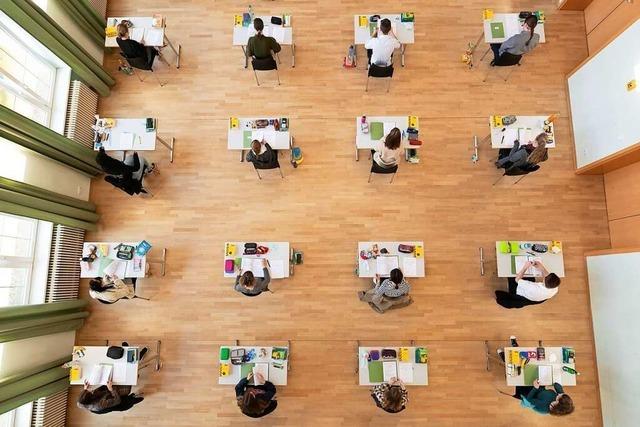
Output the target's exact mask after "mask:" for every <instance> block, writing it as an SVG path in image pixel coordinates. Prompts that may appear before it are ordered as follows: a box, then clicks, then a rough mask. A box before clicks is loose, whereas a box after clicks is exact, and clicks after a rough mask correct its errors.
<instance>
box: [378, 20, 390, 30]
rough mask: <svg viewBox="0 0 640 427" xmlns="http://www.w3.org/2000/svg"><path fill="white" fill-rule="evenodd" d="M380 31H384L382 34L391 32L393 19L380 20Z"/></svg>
mask: <svg viewBox="0 0 640 427" xmlns="http://www.w3.org/2000/svg"><path fill="white" fill-rule="evenodd" d="M380 31H382V34H389V31H391V21H389V20H388V19H387V18H384V19H383V20H382V21H380Z"/></svg>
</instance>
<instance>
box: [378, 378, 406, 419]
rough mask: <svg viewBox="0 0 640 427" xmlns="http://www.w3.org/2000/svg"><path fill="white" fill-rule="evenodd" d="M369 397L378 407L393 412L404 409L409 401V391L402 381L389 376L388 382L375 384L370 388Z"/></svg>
mask: <svg viewBox="0 0 640 427" xmlns="http://www.w3.org/2000/svg"><path fill="white" fill-rule="evenodd" d="M371 397H372V398H373V401H374V402H376V405H377V406H378V408H382V409H384V410H385V411H387V412H390V413H392V414H395V413H397V412H400V411H402V410H404V409H405V407H406V405H407V402H408V401H409V393H408V392H407V389H406V387H405V386H404V383H403V382H402V381H401V380H400V379H398V378H395V377H394V378H391V380H390V381H389V382H388V383H382V384H380V385H376V386H374V387H373V388H372V389H371Z"/></svg>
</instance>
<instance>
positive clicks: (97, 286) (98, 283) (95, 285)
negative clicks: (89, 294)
mask: <svg viewBox="0 0 640 427" xmlns="http://www.w3.org/2000/svg"><path fill="white" fill-rule="evenodd" d="M109 288H110V286H104V282H103V281H102V279H101V278H99V277H96V278H95V279H91V280H90V281H89V289H91V290H92V291H94V292H102V291H104V290H105V289H109Z"/></svg>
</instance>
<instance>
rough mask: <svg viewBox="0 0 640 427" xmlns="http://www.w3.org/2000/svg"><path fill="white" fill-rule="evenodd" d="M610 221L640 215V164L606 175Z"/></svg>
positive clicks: (605, 185)
mask: <svg viewBox="0 0 640 427" xmlns="http://www.w3.org/2000/svg"><path fill="white" fill-rule="evenodd" d="M604 188H605V193H606V195H607V214H608V216H609V221H612V220H614V219H621V218H625V217H630V216H634V215H640V162H638V163H634V164H632V165H629V166H626V167H624V168H622V169H618V170H615V171H613V172H608V173H606V174H605V175H604Z"/></svg>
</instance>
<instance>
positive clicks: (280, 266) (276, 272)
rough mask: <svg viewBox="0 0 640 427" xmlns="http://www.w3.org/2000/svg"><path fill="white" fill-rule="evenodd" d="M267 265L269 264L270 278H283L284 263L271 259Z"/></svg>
mask: <svg viewBox="0 0 640 427" xmlns="http://www.w3.org/2000/svg"><path fill="white" fill-rule="evenodd" d="M269 264H271V277H273V278H276V279H281V278H283V277H285V275H284V262H283V261H282V260H281V259H271V260H269Z"/></svg>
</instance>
